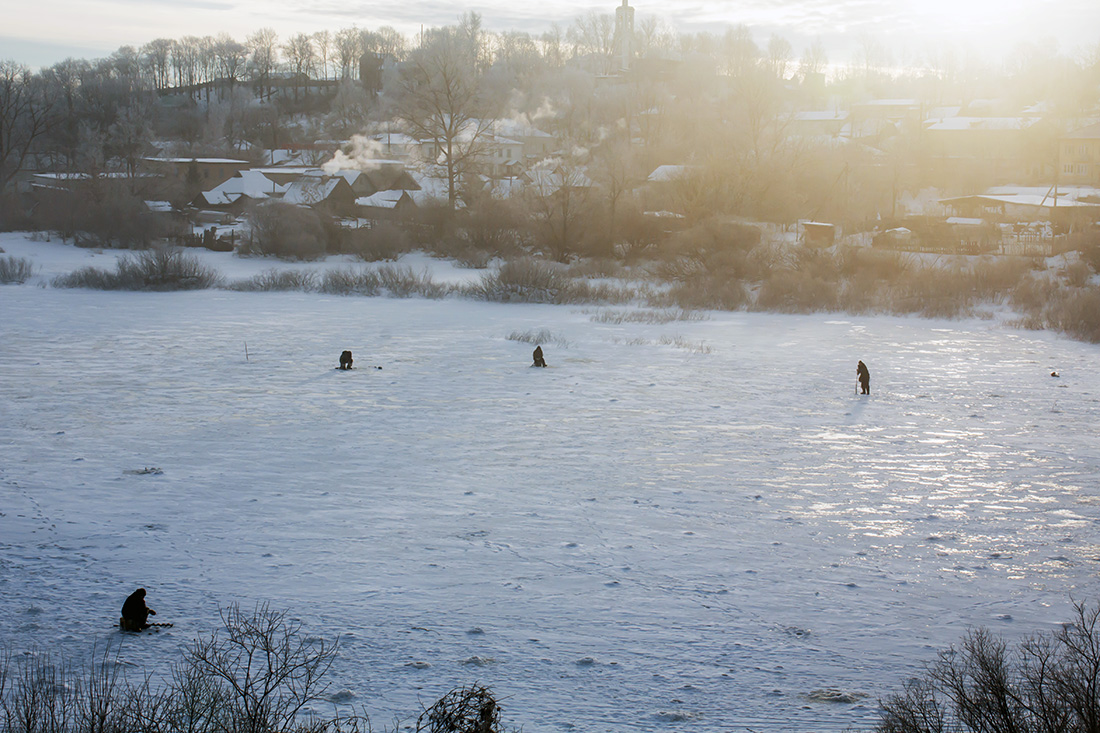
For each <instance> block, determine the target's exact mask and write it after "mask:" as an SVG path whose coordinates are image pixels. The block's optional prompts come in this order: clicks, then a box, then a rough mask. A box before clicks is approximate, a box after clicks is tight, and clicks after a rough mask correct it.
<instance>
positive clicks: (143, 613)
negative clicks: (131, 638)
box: [122, 588, 157, 630]
mask: <svg viewBox="0 0 1100 733" xmlns="http://www.w3.org/2000/svg"><path fill="white" fill-rule="evenodd" d="M150 615H152V616H156V615H157V612H156V611H154V610H153V609H151V608H149V607H148V606H146V605H145V589H144V588H138V589H137V590H136V591H134V592H133V593H131V594H130V595H129V596H128V597H127V598H126V602H125V603H123V604H122V624H123V627H124V628H126V627H130V628H131V629H132V630H138V629H144V628H145V627H146V626H148V625H149V616H150ZM135 627H136V629H135Z"/></svg>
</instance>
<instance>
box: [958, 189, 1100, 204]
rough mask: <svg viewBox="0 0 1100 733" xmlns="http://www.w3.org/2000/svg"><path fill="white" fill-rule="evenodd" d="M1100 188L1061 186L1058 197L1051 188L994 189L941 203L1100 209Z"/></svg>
mask: <svg viewBox="0 0 1100 733" xmlns="http://www.w3.org/2000/svg"><path fill="white" fill-rule="evenodd" d="M1086 199H1095V200H1096V201H1100V189H1096V188H1093V187H1091V186H1066V187H1061V186H1059V187H1058V192H1057V196H1055V192H1054V189H1053V187H1051V186H994V187H992V188H989V189H986V191H985V192H984V193H981V194H976V195H973V196H956V197H952V198H947V199H942V200H941V201H940V203H945V204H951V203H956V202H963V201H968V200H969V201H982V202H985V203H987V204H1009V205H1012V206H1030V207H1035V208H1058V209H1068V208H1100V204H1098V203H1094V201H1091V200H1086Z"/></svg>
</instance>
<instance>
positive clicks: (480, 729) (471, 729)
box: [416, 684, 504, 733]
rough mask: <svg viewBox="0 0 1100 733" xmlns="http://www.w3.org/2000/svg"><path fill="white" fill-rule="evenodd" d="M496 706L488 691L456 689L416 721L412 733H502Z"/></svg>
mask: <svg viewBox="0 0 1100 733" xmlns="http://www.w3.org/2000/svg"><path fill="white" fill-rule="evenodd" d="M503 730H504V726H503V724H502V723H501V720H500V703H498V702H497V700H496V698H495V697H494V696H493V693H492V691H491V690H490V689H489V688H488V687H483V686H481V685H477V684H474V685H471V686H470V687H457V688H455V689H453V690H451V691H450V692H448V693H447V694H446V695H444V696H443V697H441V698H439V700H437V701H436V702H435V703H434V704H433V705H432V706H431V707H429V708H427V709H426V710H424V712H423V713H421V714H420V717H419V718H417V719H416V733H502V732H503Z"/></svg>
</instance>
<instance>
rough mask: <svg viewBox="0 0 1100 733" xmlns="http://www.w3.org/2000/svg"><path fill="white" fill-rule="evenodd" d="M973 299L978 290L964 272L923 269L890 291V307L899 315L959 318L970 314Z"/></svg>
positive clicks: (957, 269) (953, 269) (912, 273)
mask: <svg viewBox="0 0 1100 733" xmlns="http://www.w3.org/2000/svg"><path fill="white" fill-rule="evenodd" d="M974 299H975V289H974V286H973V283H972V281H971V278H970V276H969V274H968V273H967V272H966V271H965V270H962V269H960V268H951V269H947V268H941V267H922V268H918V269H916V270H914V271H913V272H911V273H909V274H908V275H907V276H906V277H905V278H904V279H903V280H901V281H900V282H898V283H897V284H896V285H895V286H894V287H893V288H892V289H891V292H890V296H889V301H888V306H887V307H888V308H889V309H890V310H891V311H892V312H894V313H899V314H905V313H917V314H920V315H922V316H925V317H927V318H957V317H959V316H962V315H966V314H968V313H970V312H971V309H972V308H973V305H974Z"/></svg>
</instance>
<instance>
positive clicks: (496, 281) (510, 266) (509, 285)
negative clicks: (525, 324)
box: [465, 258, 576, 303]
mask: <svg viewBox="0 0 1100 733" xmlns="http://www.w3.org/2000/svg"><path fill="white" fill-rule="evenodd" d="M575 287H576V286H575V284H574V281H573V280H572V278H569V277H568V276H566V275H565V274H563V273H562V272H561V269H560V268H559V267H558V266H557V265H552V264H550V263H547V262H542V261H540V260H535V259H530V258H524V259H517V260H507V261H505V262H504V263H502V264H501V265H500V267H498V268H497V269H496V270H495V271H494V272H491V273H486V274H485V275H482V277H481V280H480V282H477V283H474V284H473V285H470V286H468V287H467V288H466V290H465V292H466V294H467V295H470V296H471V297H474V298H478V299H480V300H488V301H493V302H498V303H570V302H576V301H575V300H574V299H573V298H574V291H575Z"/></svg>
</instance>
